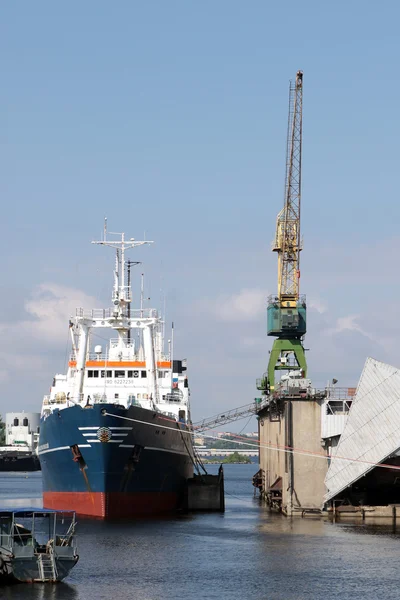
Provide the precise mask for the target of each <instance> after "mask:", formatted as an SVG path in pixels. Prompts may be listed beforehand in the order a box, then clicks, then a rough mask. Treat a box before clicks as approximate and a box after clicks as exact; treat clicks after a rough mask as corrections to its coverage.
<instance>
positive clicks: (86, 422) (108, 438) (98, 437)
mask: <svg viewBox="0 0 400 600" xmlns="http://www.w3.org/2000/svg"><path fill="white" fill-rule="evenodd" d="M113 235H114V236H115V235H117V234H113ZM92 243H94V244H98V245H102V246H106V247H111V248H113V249H114V250H115V253H116V258H115V270H114V286H113V292H112V308H105V309H89V310H88V309H83V308H78V309H77V310H76V315H75V317H74V318H71V320H70V322H69V329H70V334H71V346H72V351H71V356H70V360H69V365H68V371H67V373H66V374H57V375H55V377H54V380H53V383H52V386H51V388H50V394H48V395H46V396H45V397H44V399H43V404H42V411H41V421H40V438H39V448H38V453H39V459H40V463H41V468H42V474H43V506H44V507H45V508H51V509H57V510H73V511H75V512H76V513H77V514H80V515H87V516H93V517H99V518H124V517H125V518H126V517H135V516H139V515H144V514H147V515H149V514H150V515H151V514H159V513H166V512H171V511H175V510H177V509H178V508H180V506H181V505H182V502H183V497H184V490H185V484H186V480H187V479H188V478H190V477H192V475H193V465H194V455H193V446H192V435H191V429H190V406H189V386H188V377H187V368H186V360H176V359H174V357H173V330H172V335H171V340H169V341H168V349H167V351H165V347H164V346H165V344H164V332H165V320H164V317H163V316H161V315H160V313H159V311H157V310H156V309H150V308H146V307H145V306H144V294H143V287H144V286H143V276H142V284H141V286H140V288H141V292H140V305H139V308H136V309H133V308H131V302H132V292H131V271H130V268H131V266H132V265H133V264H138V263H132V262H131V261H128V262H125V252H126V251H127V250H129V249H132V248H135V247H138V246H142V245H144V244H149V243H152V242H148V241H143V242H141V241H137V240H135V239H133V238H130V239H129V240H126V239H125V235H124V234H118V238H117V239H114V238H110V234H107V228H106V225H105V227H104V233H103V239H102V240H101V241H96V242H92ZM138 298H139V294H138ZM107 332H108V335H109V336H111V337H109V338H106V335H107ZM113 336H115V337H113ZM99 341H101V342H102V344H99V343H98V342H99ZM104 341H106V345H105V347H103V345H104Z"/></svg>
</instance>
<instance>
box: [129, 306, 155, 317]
mask: <svg viewBox="0 0 400 600" xmlns="http://www.w3.org/2000/svg"><path fill="white" fill-rule="evenodd" d="M130 315H131V319H141V318H143V319H157V318H158V310H157V309H156V308H143V309H140V308H133V309H131V312H130Z"/></svg>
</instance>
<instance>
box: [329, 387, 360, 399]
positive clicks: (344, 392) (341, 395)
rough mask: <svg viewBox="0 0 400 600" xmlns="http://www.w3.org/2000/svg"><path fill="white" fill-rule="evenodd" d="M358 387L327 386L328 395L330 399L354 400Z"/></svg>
mask: <svg viewBox="0 0 400 600" xmlns="http://www.w3.org/2000/svg"><path fill="white" fill-rule="evenodd" d="M356 390H357V388H355V387H336V386H335V385H332V386H328V387H327V388H326V395H327V398H328V399H329V400H349V401H350V402H351V401H352V400H354V396H355V395H356Z"/></svg>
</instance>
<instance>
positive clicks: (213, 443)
mask: <svg viewBox="0 0 400 600" xmlns="http://www.w3.org/2000/svg"><path fill="white" fill-rule="evenodd" d="M240 437H241V438H246V437H247V436H246V435H242V434H241V435H240ZM248 440H249V442H251V444H243V441H244V440H243V439H241V440H240V442H241V443H240V444H239V443H238V441H239V440H235V438H232V439H231V440H215V439H210V438H204V446H205V447H206V448H215V449H216V450H226V449H228V448H236V447H237V449H238V450H256V449H257V448H256V444H257V440H255V439H254V438H248Z"/></svg>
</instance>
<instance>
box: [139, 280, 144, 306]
mask: <svg viewBox="0 0 400 600" xmlns="http://www.w3.org/2000/svg"><path fill="white" fill-rule="evenodd" d="M143 296H144V273H142V277H141V282H140V316H141V317H143Z"/></svg>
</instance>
